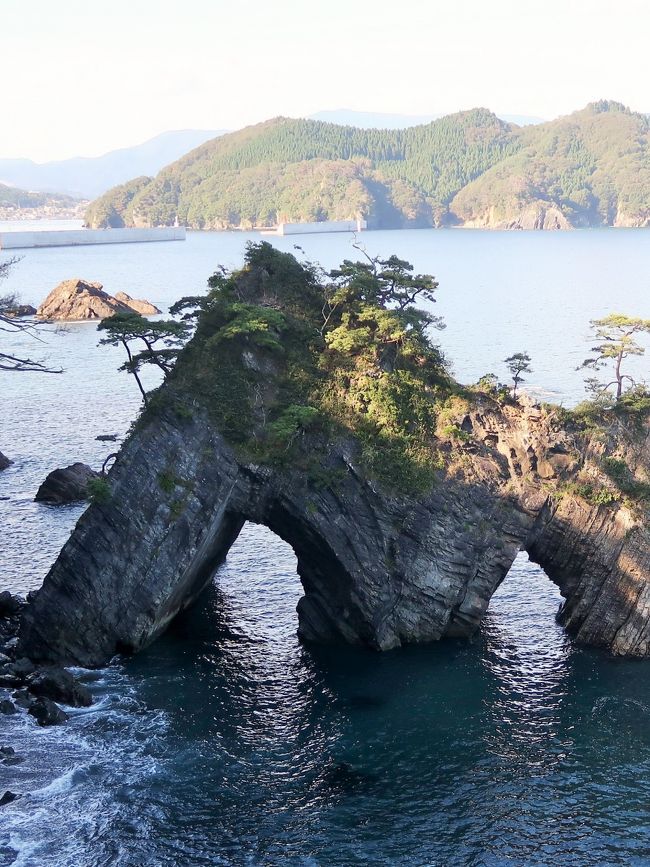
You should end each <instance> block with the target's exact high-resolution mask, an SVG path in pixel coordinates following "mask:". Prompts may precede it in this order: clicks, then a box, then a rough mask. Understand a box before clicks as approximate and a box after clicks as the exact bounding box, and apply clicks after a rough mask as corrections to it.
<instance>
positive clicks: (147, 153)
mask: <svg viewBox="0 0 650 867" xmlns="http://www.w3.org/2000/svg"><path fill="white" fill-rule="evenodd" d="M222 132H223V130H196V129H186V130H175V131H172V132H164V133H161V134H160V135H157V136H155V137H154V138H152V139H149V140H148V141H146V142H143V143H142V144H139V145H135V146H134V147H128V148H120V149H119V150H114V151H109V152H108V153H106V154H104V155H103V156H99V157H74V158H72V159H68V160H58V161H55V162H48V163H35V162H32V160H25V159H0V182H1V183H5V184H8V185H10V186H15V187H20V188H22V189H27V190H38V191H43V192H57V193H67V194H69V195H73V196H77V197H79V198H85V199H91V198H94V197H95V196H99V195H101V194H102V193H104V192H106V190H108V189H110V188H111V187H114V186H115V185H116V184H121V183H123V182H125V181H128V180H130V179H131V178H134V177H136V176H137V175H155V174H156V173H157V172H159V171H160V169H162V168H163V166H166V165H168V164H169V163H170V162H173V161H174V160H177V159H178V158H179V157H180V156H182V155H183V154H185V153H187V152H188V151H189V150H192V148H195V147H197V146H198V145H200V144H203V142H205V141H207V140H208V139H213V138H214V137H215V136H218V135H221V133H222Z"/></svg>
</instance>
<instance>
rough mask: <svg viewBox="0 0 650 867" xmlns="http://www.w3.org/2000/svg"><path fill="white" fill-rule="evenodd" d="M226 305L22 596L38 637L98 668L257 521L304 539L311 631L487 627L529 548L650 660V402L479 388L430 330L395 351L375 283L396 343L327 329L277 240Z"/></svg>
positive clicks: (208, 317)
mask: <svg viewBox="0 0 650 867" xmlns="http://www.w3.org/2000/svg"><path fill="white" fill-rule="evenodd" d="M363 275H364V282H362V286H365V285H366V282H365V281H367V279H368V275H367V271H364V272H363ZM310 299H311V300H310ZM242 300H243V302H245V303H242ZM326 300H327V299H326ZM211 303H212V306H210V305H209V304H208V305H207V306H206V308H204V310H205V312H204V313H202V315H201V318H200V320H199V324H198V327H197V331H196V335H195V337H194V338H193V341H192V342H191V343H190V345H189V346H188V347H187V349H186V350H185V351H184V352H183V353H182V354H181V356H180V358H179V361H178V364H177V366H176V368H175V369H174V371H173V374H172V376H171V377H169V379H168V380H167V382H166V384H165V385H164V386H163V388H162V389H161V391H160V392H159V393H158V394H157V396H156V404H155V406H154V407H149V408H148V409H147V410H146V411H145V412H144V414H143V416H142V417H141V419H140V420H139V421H138V424H137V426H136V429H135V431H134V433H133V434H132V435H131V437H130V438H129V439H128V440H127V442H126V443H125V445H124V446H123V447H122V450H121V452H120V454H119V457H118V459H117V461H116V462H115V464H114V466H113V468H112V469H111V471H110V473H109V477H108V480H109V482H110V494H109V496H108V498H107V499H106V500H105V501H104V502H102V503H101V505H94V506H91V507H90V508H89V509H88V510H87V511H86V513H85V514H84V515H83V516H82V517H81V519H80V520H79V522H78V523H77V526H76V527H75V530H74V532H73V533H72V535H71V537H70V539H69V540H68V541H67V542H66V544H65V546H64V548H63V550H62V551H61V554H60V555H59V557H58V559H57V561H56V563H55V564H54V565H53V567H52V569H51V570H50V572H49V574H48V575H47V577H46V578H45V581H44V583H43V587H42V588H41V590H39V591H38V592H37V593H36V594H35V595H34V598H33V601H32V602H31V603H30V604H29V605H28V606H27V608H26V610H25V612H24V614H23V615H22V627H21V633H20V641H19V647H18V652H19V653H20V654H21V655H27V656H29V657H31V658H32V659H34V660H37V661H44V660H48V661H53V662H63V663H78V664H81V665H90V666H94V665H101V664H103V663H105V662H107V661H108V660H109V659H110V658H111V657H112V656H113V655H114V654H115V653H120V652H134V651H137V650H139V649H140V648H142V647H144V646H145V645H146V644H147V643H149V642H151V641H152V640H153V639H154V638H155V637H156V636H157V635H159V634H160V633H161V632H162V631H163V630H164V629H165V628H166V627H167V626H168V624H169V623H170V622H171V620H172V619H173V618H174V617H175V615H176V614H177V613H178V612H179V611H181V610H183V609H184V608H185V607H186V606H188V605H189V604H190V603H191V602H192V601H193V600H194V599H195V598H196V597H197V596H198V595H199V594H200V593H201V591H202V590H203V589H204V588H205V587H206V585H207V584H208V583H209V582H210V581H211V579H212V576H213V575H214V572H215V570H216V568H217V567H218V565H219V564H220V562H221V561H222V560H223V559H224V557H225V556H226V554H227V552H228V550H229V548H230V546H231V545H232V544H233V542H234V541H235V539H236V538H237V536H238V534H239V532H240V530H241V528H242V526H243V524H244V523H245V522H246V521H251V522H254V523H258V524H263V525H265V526H267V527H269V528H270V529H271V530H272V531H273V532H275V533H276V534H277V535H278V536H280V537H281V538H282V539H284V540H285V541H286V542H288V543H289V544H290V545H291V546H292V548H293V550H294V552H295V554H296V556H297V564H298V565H297V568H298V573H299V575H300V578H301V582H302V586H303V589H304V596H303V597H302V599H301V600H300V602H299V605H298V618H299V632H300V634H301V636H302V637H303V638H305V639H309V640H313V641H320V642H332V641H343V642H348V643H352V644H361V645H365V646H368V647H371V648H375V649H378V650H385V649H389V648H394V647H399V646H400V645H403V644H406V643H410V642H426V641H434V640H437V639H440V638H443V637H445V636H454V637H459V636H468V635H471V634H472V633H473V632H474V631H475V630H476V629H477V627H478V625H479V624H480V621H481V618H482V617H483V615H484V614H485V612H486V610H487V607H488V604H489V602H490V599H491V597H492V595H493V594H494V592H495V591H496V589H497V587H498V586H499V584H500V583H501V581H502V580H503V579H504V578H505V576H506V574H507V573H508V571H509V569H510V567H511V566H512V563H513V561H514V559H515V557H516V555H517V554H518V552H519V551H520V550H525V551H527V552H528V554H529V556H530V558H531V559H532V560H533V561H534V562H536V563H539V564H540V565H541V566H542V567H543V568H544V569H545V570H546V572H547V574H548V576H549V578H550V579H551V580H552V581H554V582H555V583H556V584H557V585H558V586H559V588H560V591H561V593H562V595H563V596H564V603H563V607H562V610H561V613H560V619H561V622H562V623H563V624H564V625H565V626H566V628H567V630H568V631H569V632H570V633H571V634H572V635H574V636H575V637H576V639H577V640H578V641H580V642H582V643H585V644H591V645H597V646H601V647H604V648H607V649H609V650H611V651H612V652H614V653H618V654H627V655H631V656H650V532H649V529H648V498H649V496H650V419H649V418H648V413H647V412H646V413H645V414H643V413H641V414H640V415H633V414H632V415H625V414H624V413H623V414H619V413H614V412H610V413H609V414H607V413H605V414H604V415H600V416H595V417H593V418H591V419H590V421H589V423H588V424H587V423H583V422H581V421H580V417H578V416H577V415H574V414H571V413H569V412H566V411H564V410H562V409H561V408H560V407H550V408H544V407H540V406H537V405H535V404H532V403H530V402H524V401H522V402H515V401H512V400H509V399H507V398H503V397H499V395H498V393H495V392H490V391H482V390H481V389H479V388H476V389H465V388H462V387H461V386H458V385H457V384H456V383H454V382H453V381H452V380H451V379H450V378H449V377H448V375H447V374H446V373H445V371H444V367H442V366H441V364H440V362H439V360H437V357H436V354H435V352H434V351H433V350H432V349H430V347H429V348H427V347H428V344H424V348H422V346H423V344H422V342H420V343H416V347H415V349H414V350H413V353H414V354H413V355H412V356H411V359H412V360H411V361H410V362H409V361H408V359H407V360H406V361H404V362H403V364H404V367H403V368H402V369H400V368H399V367H397V366H396V351H395V346H394V342H393V340H392V339H390V338H391V337H392V335H393V334H394V332H393V331H392V330H391V329H393V328H397V327H398V326H400V325H401V320H396V319H394V318H391V316H392V314H391V313H390V312H389V311H387V310H386V308H385V307H381V306H379V305H376V306H375V307H374V308H372V307H371V305H370V302H368V301H365V302H364V303H363V305H362V306H360V307H358V308H356V315H357V316H360V317H365V318H364V319H363V320H362V321H364V322H367V321H370V322H372V323H374V325H375V327H376V328H379V327H381V328H387V329H388V335H389V339H388V340H387V341H386V342H385V343H383V344H380V348H379V350H377V348H376V347H377V345H376V344H371V350H368V349H367V341H368V340H371V339H372V334H373V330H372V328H370V327H368V328H367V329H366V330H361V331H359V330H357V331H352V332H351V331H350V329H349V327H348V326H349V320H346V319H344V318H340V319H339V320H338V322H339V323H340V324H339V325H337V328H336V329H335V330H332V331H330V332H328V334H327V335H326V337H327V338H329V341H330V342H329V343H328V342H326V340H325V339H323V340H321V338H320V337H319V334H321V333H322V332H319V330H318V326H319V325H320V326H321V328H322V327H323V326H322V323H323V315H324V314H323V310H324V309H325V308H324V307H323V296H322V294H320V290H319V288H318V287H315V286H314V282H313V275H312V274H311V273H310V272H306V271H304V270H303V269H302V266H299V265H298V263H297V262H296V261H295V259H293V257H291V256H288V254H281V253H278V252H274V251H272V248H269V245H264V244H262V245H259V246H256V247H253V248H251V249H250V250H249V253H248V258H247V267H246V268H245V269H244V270H243V271H242V272H240V273H239V274H238V275H235V276H234V277H232V278H231V280H230V282H228V283H226V284H225V285H222V286H221V288H220V289H219V291H218V292H216V293H215V294H214V295H213V297H212V299H211ZM369 308H370V312H369ZM373 317H375V318H374V319H373ZM330 327H332V328H333V326H330ZM397 334H398V337H399V339H400V340H403V341H406V340H408V338H409V334H408V332H407V333H406V335H405V334H404V332H400V331H399V330H398V331H397ZM355 341H358V342H355ZM364 341H366V343H364ZM359 346H360V347H361V349H359V348H358V347H359ZM364 347H365V350H364ZM407 348H408V346H407ZM355 353H356V354H355ZM427 353H428V354H427ZM418 377H420V379H418ZM306 381H307V383H308V385H307V386H306V385H305V382H306ZM358 383H361V386H360V387H359V386H358ZM413 383H416V384H417V387H416V386H414V385H413ZM418 383H419V384H418ZM354 389H357V390H356V391H355V390H354ZM381 389H383V391H382V390H381ZM409 389H411V390H410V391H409ZM405 390H406V395H407V399H406V400H405V399H404V397H403V395H404V393H405ZM351 394H352V396H353V397H354V401H352V402H350V401H351V399H350V395H351ZM376 394H379V395H380V397H381V401H380V402H375V403H374V404H373V403H372V401H373V400H374V397H375V395H376ZM400 401H401V403H400ZM396 405H397V409H396V410H395V409H394V407H395V406H396ZM368 406H370V409H371V410H372V411H373V412H375V413H376V416H378V417H379V418H380V420H381V421H382V423H383V427H381V426H379V425H378V424H376V423H375V422H374V421H373V417H372V416H371V415H370V412H369V410H368ZM400 407H401V409H400ZM400 412H401V413H403V414H402V415H400V414H399V413H400ZM418 414H419V417H424V418H425V420H426V422H425V424H424V426H423V428H422V429H421V431H420V432H419V433H418V434H417V437H414V436H412V435H411V431H412V429H413V425H414V424H415V423H416V421H417V415H418ZM385 419H386V420H387V422H389V423H390V424H391V425H392V427H389V428H388V433H386V424H387V422H386V421H384V420H385Z"/></svg>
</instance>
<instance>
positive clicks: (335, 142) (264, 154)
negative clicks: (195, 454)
mask: <svg viewBox="0 0 650 867" xmlns="http://www.w3.org/2000/svg"><path fill="white" fill-rule="evenodd" d="M358 216H361V217H364V218H365V219H366V220H367V221H368V225H369V227H371V228H399V227H417V226H436V227H438V226H454V225H464V226H472V227H482V228H506V229H538V228H539V229H560V228H571V227H578V226H648V225H650V121H649V119H648V116H647V115H644V114H639V113H635V112H632V111H630V109H628V108H626V107H625V106H623V105H621V104H620V103H617V102H611V101H607V100H603V101H601V102H596V103H592V104H590V105H589V106H587V107H586V108H585V109H582V110H581V111H577V112H574V113H573V114H571V115H567V116H565V117H560V118H558V119H556V120H553V121H548V122H546V123H541V124H536V125H529V126H524V127H520V126H516V125H514V124H511V123H506V122H505V121H503V120H501V119H500V118H498V117H497V116H496V115H495V114H493V113H492V112H490V111H489V110H488V109H484V108H478V109H472V110H471V111H465V112H459V113H457V114H453V115H448V116H447V117H443V118H439V119H438V120H434V121H432V122H431V123H428V124H424V125H420V126H415V127H407V128H404V129H393V130H390V129H382V130H380V129H375V128H359V127H353V126H339V125H335V124H331V123H326V122H323V121H317V120H296V119H290V118H275V119H273V120H270V121H266V122H265V123H261V124H257V125H255V126H251V127H246V128H245V129H243V130H239V131H238V132H234V133H230V134H227V135H224V136H222V137H220V138H217V139H213V140H211V141H208V142H206V143H205V144H203V145H201V146H200V147H198V148H196V149H194V150H193V151H191V152H190V153H188V154H186V155H185V156H184V157H182V158H181V159H179V160H177V161H176V162H174V163H172V164H171V165H169V166H167V167H166V168H164V169H163V170H162V171H161V172H159V173H158V175H157V176H156V177H155V178H148V177H139V178H136V179H135V180H132V181H130V182H129V183H127V184H122V185H120V186H118V187H116V188H114V189H113V190H110V191H109V192H108V193H106V194H105V195H104V196H102V197H100V198H99V199H98V200H96V201H95V202H93V203H92V204H91V206H90V207H89V209H88V211H87V214H86V220H87V223H88V225H91V226H107V225H112V226H121V225H129V226H157V225H162V226H165V225H173V224H175V223H180V224H183V225H187V226H189V227H191V228H199V229H203V228H206V229H207V228H216V229H226V228H251V227H255V226H264V225H274V224H276V223H278V222H282V221H285V222H293V221H321V220H342V219H350V218H355V217H358Z"/></svg>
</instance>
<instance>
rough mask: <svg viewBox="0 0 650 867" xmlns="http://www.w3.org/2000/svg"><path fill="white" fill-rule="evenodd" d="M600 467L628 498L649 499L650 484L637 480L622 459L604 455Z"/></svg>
mask: <svg viewBox="0 0 650 867" xmlns="http://www.w3.org/2000/svg"><path fill="white" fill-rule="evenodd" d="M602 468H603V470H604V471H605V473H607V475H608V476H609V478H610V479H611V480H612V481H613V482H614V484H615V485H616V487H617V488H618V489H619V491H621V493H623V494H626V495H627V496H628V497H630V499H632V500H636V501H638V500H648V499H650V484H648V483H647V482H640V481H638V479H636V478H635V476H634V473H633V472H632V471H631V470H630V468H629V467H628V465H627V464H626V463H625V461H624V460H621V459H620V458H612V457H605V458H603V460H602Z"/></svg>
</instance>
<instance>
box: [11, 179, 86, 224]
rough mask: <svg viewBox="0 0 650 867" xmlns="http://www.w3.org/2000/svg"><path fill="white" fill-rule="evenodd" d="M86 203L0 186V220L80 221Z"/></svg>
mask: <svg viewBox="0 0 650 867" xmlns="http://www.w3.org/2000/svg"><path fill="white" fill-rule="evenodd" d="M87 204H88V202H87V201H85V202H84V201H80V200H79V199H74V198H72V196H63V195H58V194H54V193H32V192H28V191H27V190H19V189H18V188H16V187H8V186H6V185H5V184H0V220H25V219H40V218H43V217H46V218H56V219H61V218H70V219H81V218H82V217H83V213H84V210H85V208H86V206H87Z"/></svg>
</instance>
